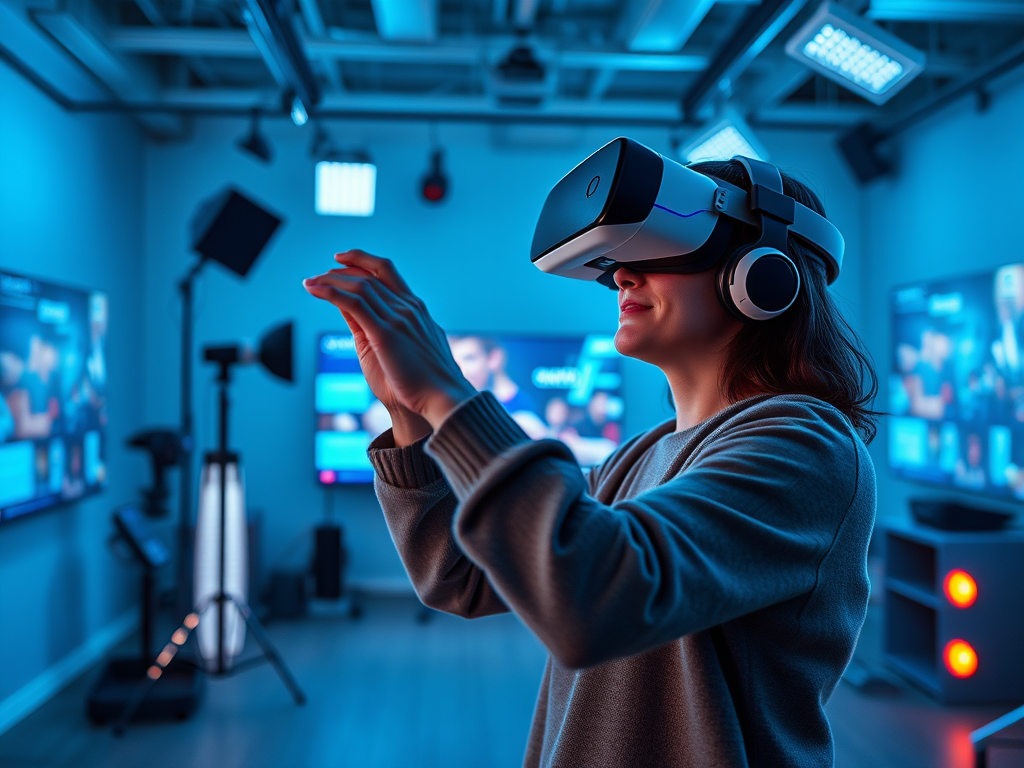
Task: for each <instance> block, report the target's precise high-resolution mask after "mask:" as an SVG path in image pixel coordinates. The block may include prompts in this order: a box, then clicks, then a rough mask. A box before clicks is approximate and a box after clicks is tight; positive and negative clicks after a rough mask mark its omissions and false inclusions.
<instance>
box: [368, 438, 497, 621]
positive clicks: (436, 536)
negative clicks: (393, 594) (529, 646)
mask: <svg viewBox="0 0 1024 768" xmlns="http://www.w3.org/2000/svg"><path fill="white" fill-rule="evenodd" d="M425 442H426V439H424V440H420V441H419V442H417V443H414V444H412V445H409V446H405V447H403V448H396V447H395V443H394V436H393V435H392V433H391V430H388V431H387V432H385V433H384V434H383V435H381V436H379V437H378V438H377V439H376V440H374V441H373V443H371V444H370V449H369V456H370V462H371V464H373V468H374V470H375V479H374V490H375V491H376V493H377V499H378V501H379V502H380V505H381V509H383V510H384V518H385V520H386V521H387V524H388V529H389V530H390V531H391V537H392V539H393V540H394V542H395V547H396V548H397V549H398V554H399V556H400V557H401V558H402V563H403V565H404V566H405V570H406V572H407V573H408V574H409V579H410V581H412V584H413V587H414V589H415V590H416V594H417V595H418V596H419V598H420V600H421V601H422V602H423V604H424V605H426V606H429V607H431V608H435V609H437V610H439V611H445V612H446V613H454V614H456V615H458V616H463V617H465V618H477V617H480V616H488V615H490V614H495V613H505V612H507V611H508V608H507V607H506V606H505V604H504V603H503V602H502V601H501V598H500V597H498V595H497V593H496V592H495V591H494V587H492V586H491V584H490V582H489V581H488V580H487V574H486V573H484V571H483V570H482V569H481V568H479V567H478V566H476V565H474V564H473V563H472V562H471V561H470V560H469V558H467V557H466V555H465V554H464V553H463V552H462V550H461V549H460V548H459V545H458V544H457V543H456V542H455V538H454V536H453V534H452V518H453V517H454V515H455V509H456V506H457V504H458V501H457V499H456V498H455V496H454V494H453V493H452V490H451V487H450V486H449V485H448V483H447V481H446V480H445V478H444V475H443V474H442V472H441V469H440V468H439V467H438V465H437V463H436V462H435V461H434V460H433V459H431V458H430V457H429V456H428V455H427V454H426V453H424V452H423V446H424V443H425Z"/></svg>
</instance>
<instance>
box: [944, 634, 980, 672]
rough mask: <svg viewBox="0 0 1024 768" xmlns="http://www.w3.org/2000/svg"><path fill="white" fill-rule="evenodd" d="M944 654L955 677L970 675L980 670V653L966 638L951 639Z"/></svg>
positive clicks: (947, 664)
mask: <svg viewBox="0 0 1024 768" xmlns="http://www.w3.org/2000/svg"><path fill="white" fill-rule="evenodd" d="M943 656H944V661H945V662H946V669H948V670H949V674H951V675H952V676H953V677H961V678H963V677H970V676H971V675H973V674H974V673H975V672H977V671H978V654H977V653H975V651H974V649H973V648H972V647H971V644H970V643H968V642H967V641H966V640H950V641H949V642H948V643H946V650H945V652H944V653H943Z"/></svg>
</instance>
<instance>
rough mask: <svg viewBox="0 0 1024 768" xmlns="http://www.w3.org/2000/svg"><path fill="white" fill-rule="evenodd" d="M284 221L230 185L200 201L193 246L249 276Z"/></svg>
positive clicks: (194, 228) (196, 249) (193, 221)
mask: <svg viewBox="0 0 1024 768" xmlns="http://www.w3.org/2000/svg"><path fill="white" fill-rule="evenodd" d="M281 221H282V219H281V217H280V216H275V215H274V214H273V213H271V212H270V211H268V210H266V209H265V208H262V207H260V206H259V205H257V204H256V203H254V202H253V201H252V200H250V199H249V198H247V197H245V196H244V195H243V194H242V193H241V192H239V191H238V190H236V189H231V188H230V187H229V188H228V189H225V190H223V191H222V192H220V193H218V194H217V195H215V196H213V197H212V198H210V199H209V200H206V201H205V202H203V203H202V204H200V206H199V209H198V210H197V211H196V214H195V216H194V217H193V219H192V248H193V250H195V251H197V252H198V253H200V254H201V255H202V257H203V258H204V259H212V260H213V261H217V262H220V263H221V264H223V265H224V266H225V267H227V268H228V269H230V270H231V271H232V272H235V273H237V274H238V275H240V276H241V277H245V275H246V273H247V272H248V271H249V269H250V268H251V267H252V265H253V262H255V261H256V258H257V257H258V256H259V255H260V252H261V251H262V250H263V249H264V248H265V247H266V245H267V242H268V241H269V240H270V238H271V236H273V234H274V232H275V231H276V230H277V228H278V226H280V224H281Z"/></svg>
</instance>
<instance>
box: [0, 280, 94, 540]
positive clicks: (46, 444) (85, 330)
mask: <svg viewBox="0 0 1024 768" xmlns="http://www.w3.org/2000/svg"><path fill="white" fill-rule="evenodd" d="M106 340H107V297H106V296H105V295H104V294H102V293H90V292H86V291H78V290H74V289H72V288H65V287H63V286H59V285H54V284H52V283H47V282H43V281H41V280H36V279H35V278H30V277H23V276H21V275H15V274H11V273H9V272H0V520H10V519H12V518H15V517H18V516H20V515H24V514H27V513H29V512H34V511H36V510H38V509H42V508H44V507H48V506H50V505H52V504H55V503H57V502H60V501H69V500H72V499H77V498H79V497H81V496H85V495H86V494H89V493H93V492H95V491H98V490H99V489H101V488H102V487H103V485H104V484H105V483H106V475H107V472H106V443H105V439H106V438H105V426H106V422H107V364H106V354H105V349H106Z"/></svg>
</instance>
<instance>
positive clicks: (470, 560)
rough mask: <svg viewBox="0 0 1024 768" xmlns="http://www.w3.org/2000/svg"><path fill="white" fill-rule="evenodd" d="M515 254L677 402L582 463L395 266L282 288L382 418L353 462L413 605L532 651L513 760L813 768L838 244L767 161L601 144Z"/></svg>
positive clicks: (841, 563) (841, 432) (844, 336)
mask: <svg viewBox="0 0 1024 768" xmlns="http://www.w3.org/2000/svg"><path fill="white" fill-rule="evenodd" d="M532 251H533V252H532V254H531V258H532V260H533V262H534V264H536V265H537V266H538V267H539V268H540V269H542V270H543V271H545V272H549V273H553V274H558V275H562V276H566V277H570V278H576V279H587V280H597V281H598V282H600V283H602V284H604V285H606V286H608V287H612V288H614V289H615V290H616V291H617V293H618V301H619V309H620V314H619V329H618V332H617V333H616V336H615V345H616V348H617V349H618V351H619V352H620V353H622V354H624V355H628V356H631V357H635V358H638V359H640V360H644V361H646V362H649V363H652V364H654V365H656V366H658V367H660V368H661V370H662V371H663V372H664V373H665V376H666V378H667V380H668V383H669V386H670V389H671V394H672V400H673V403H674V405H675V411H676V417H675V418H674V419H672V420H669V421H667V422H665V423H663V424H660V425H658V426H656V427H654V428H653V429H651V430H648V431H647V432H645V433H643V434H641V435H638V436H636V437H633V438H632V439H630V440H628V441H626V442H625V443H624V444H623V445H622V446H620V447H619V448H618V449H617V450H616V451H615V453H614V454H612V456H611V457H609V458H608V459H607V460H606V461H605V462H604V463H603V464H601V465H600V466H598V467H597V468H595V469H594V470H592V471H591V472H589V474H584V473H583V471H582V470H581V469H580V467H579V465H578V464H577V463H576V461H575V460H574V458H573V455H572V453H571V452H570V451H569V449H568V448H567V447H566V446H565V445H564V444H563V443H561V442H559V441H557V440H551V439H543V440H536V441H533V440H530V439H529V438H528V436H527V435H526V434H525V433H524V432H523V431H522V430H521V429H520V428H519V427H518V425H517V424H516V422H515V421H513V420H512V419H511V417H510V416H509V415H508V414H507V413H506V412H505V411H504V409H503V408H502V407H501V405H500V404H499V403H498V401H497V400H496V399H495V398H494V396H493V395H491V394H490V393H488V392H479V393H478V392H477V391H476V389H475V388H474V387H472V386H471V385H470V384H469V383H468V382H467V381H466V380H465V379H464V378H463V376H462V375H461V373H460V371H459V368H458V366H457V365H456V364H455V362H454V361H453V359H452V354H451V352H450V351H449V348H448V344H447V342H446V340H445V334H444V332H443V331H442V330H441V328H440V327H439V326H438V325H437V324H436V323H435V322H434V321H433V320H432V319H431V317H430V315H429V314H428V312H427V310H426V307H425V306H424V304H423V302H422V301H421V300H420V299H419V298H418V297H417V296H416V295H415V294H414V293H413V292H412V291H411V290H410V288H409V287H408V285H407V284H406V283H405V281H404V280H403V279H402V277H401V276H400V275H399V273H398V271H397V269H396V268H395V266H394V264H393V263H392V262H390V261H387V260H384V259H379V258H377V257H375V256H371V255H369V254H366V253H364V252H362V251H349V252H347V253H341V254H338V255H337V256H336V257H335V259H336V261H337V262H339V263H340V264H341V265H343V268H341V269H334V270H331V271H329V272H326V273H324V274H322V275H319V276H317V277H314V278H311V279H309V280H306V281H304V285H305V287H306V290H307V291H309V293H311V294H312V295H313V296H315V297H317V298H320V299H324V300H326V301H329V302H330V303H332V304H334V305H335V306H337V307H338V308H339V309H340V310H341V313H342V315H343V316H344V318H345V320H346V321H347V322H348V324H349V327H350V328H351V330H352V332H353V334H354V336H355V339H356V346H357V351H358V354H359V358H360V362H361V364H362V367H363V371H364V373H365V375H366V378H367V381H368V382H369V384H370V387H371V388H372V389H373V391H374V394H375V395H376V396H377V397H378V398H379V399H380V400H381V402H383V403H384V404H385V405H386V406H387V407H388V409H389V411H390V412H391V415H392V417H393V423H394V426H393V429H392V430H390V431H388V432H386V433H384V434H383V435H381V436H380V437H378V438H377V439H376V440H375V441H374V442H373V443H372V444H371V446H370V449H369V454H370V459H371V461H372V462H373V465H374V468H375V470H376V483H375V485H376V491H377V495H378V499H379V500H380V503H381V506H382V508H383V510H384V514H385V517H386V519H387V522H388V525H389V527H390V529H391V532H392V535H393V538H394V540H395V543H396V546H397V548H398V550H399V553H400V555H401V557H402V560H403V562H404V563H405V566H406V569H407V570H408V573H409V576H410V578H411V579H412V582H413V584H414V585H415V587H416V591H417V593H418V595H419V597H420V599H421V600H422V601H423V602H424V603H425V604H426V605H428V606H430V607H433V608H436V609H438V610H441V611H447V612H449V613H454V614H457V615H460V616H464V617H469V618H475V617H479V616H486V615H489V614H495V613H501V612H505V611H513V612H515V613H516V614H517V615H518V617H519V618H520V619H521V620H522V621H523V622H524V623H525V624H526V625H527V626H528V627H529V628H530V629H531V630H532V631H533V632H534V634H535V635H536V636H537V637H538V638H539V639H540V640H541V641H542V642H543V643H544V645H545V646H546V647H547V649H548V650H549V651H550V657H549V660H548V663H547V666H546V669H545V672H544V677H543V680H542V683H541V690H540V694H539V698H538V702H537V707H536V710H535V713H534V720H533V726H532V728H531V732H530V737H529V741H528V744H527V747H526V756H525V760H524V764H525V766H527V767H528V768H534V767H535V766H543V767H544V768H551V767H554V766H558V768H574V767H578V768H612V767H614V768H626V767H628V766H643V767H648V766H649V767H650V768H675V767H677V766H678V767H679V768H684V767H687V768H693V767H695V766H716V767H720V768H732V767H736V768H739V767H740V766H773V767H774V766H787V765H795V766H831V765H832V764H833V744H832V736H831V731H830V729H829V725H828V721H827V718H826V716H825V713H824V709H823V707H824V704H825V703H826V702H827V700H828V698H829V696H830V695H831V693H832V691H833V690H834V688H835V686H836V685H837V683H838V681H839V679H840V676H841V675H842V672H843V670H844V669H845V667H846V665H847V663H848V662H849V660H850V658H851V655H852V653H853V648H854V645H855V644H856V641H857V637H858V634H859V632H860V628H861V626H862V624H863V621H864V617H865V613H866V608H867V598H868V578H867V569H866V558H867V548H868V541H869V538H870V534H871V530H872V526H873V524H874V512H875V479H874V470H873V467H872V463H871V460H870V458H869V456H868V453H867V449H866V447H865V440H868V441H869V440H870V439H871V437H873V434H874V421H873V419H874V417H875V416H876V415H877V414H875V413H874V412H872V411H871V410H869V405H870V402H871V399H872V398H873V396H874V393H875V390H876V388H877V384H876V381H875V377H874V373H873V371H872V369H871V366H870V363H869V361H868V358H867V357H866V355H865V354H864V353H863V352H862V351H861V347H860V343H859V341H858V340H857V339H856V336H855V335H854V333H853V331H852V330H851V329H850V327H849V326H848V325H847V324H846V323H845V321H844V320H843V319H842V317H841V316H840V314H839V312H838V310H837V309H836V307H835V304H834V302H833V299H832V297H831V296H830V294H829V292H828V290H827V286H828V284H829V283H831V282H832V281H833V280H835V278H836V277H837V276H838V274H839V270H840V268H841V265H842V257H843V239H842V236H841V235H840V234H839V232H838V230H836V229H835V227H834V226H832V225H831V224H830V223H829V222H828V221H827V220H826V219H825V218H824V216H823V210H822V206H821V204H820V202H819V200H818V199H817V197H816V196H815V195H814V194H813V193H812V192H810V191H809V190H808V189H807V188H806V187H805V186H804V185H802V184H801V183H799V182H797V181H795V180H794V179H792V178H790V177H789V176H783V175H781V174H780V172H779V171H778V170H777V169H776V168H775V167H774V166H771V165H769V164H767V163H763V162H760V161H757V160H752V159H748V158H734V159H733V160H731V161H729V162H706V163H699V164H696V165H691V166H688V167H685V166H682V165H680V164H678V163H675V162H673V161H671V160H669V159H667V158H664V157H662V156H661V155H659V154H658V153H656V152H654V151H652V150H650V149H648V148H646V147H644V146H642V145H640V144H637V143H636V142H633V141H631V140H629V139H617V140H615V141H613V142H611V143H610V144H608V145H606V146H605V147H603V148H602V149H601V150H599V151H598V152H595V153H594V154H593V155H591V156H590V157H589V158H587V160H585V161H584V162H583V163H581V164H580V165H579V166H577V167H576V168H575V169H574V170H573V171H571V172H570V173H569V174H567V175H566V176H565V177H564V178H563V179H562V181H560V182H559V183H558V185H556V186H555V188H554V189H553V190H552V192H551V193H550V195H549V196H548V199H547V202H546V203H545V205H544V209H543V211H542V213H541V216H540V221H539V222H538V225H537V229H536V233H535V236H534V241H533V249H532Z"/></svg>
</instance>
